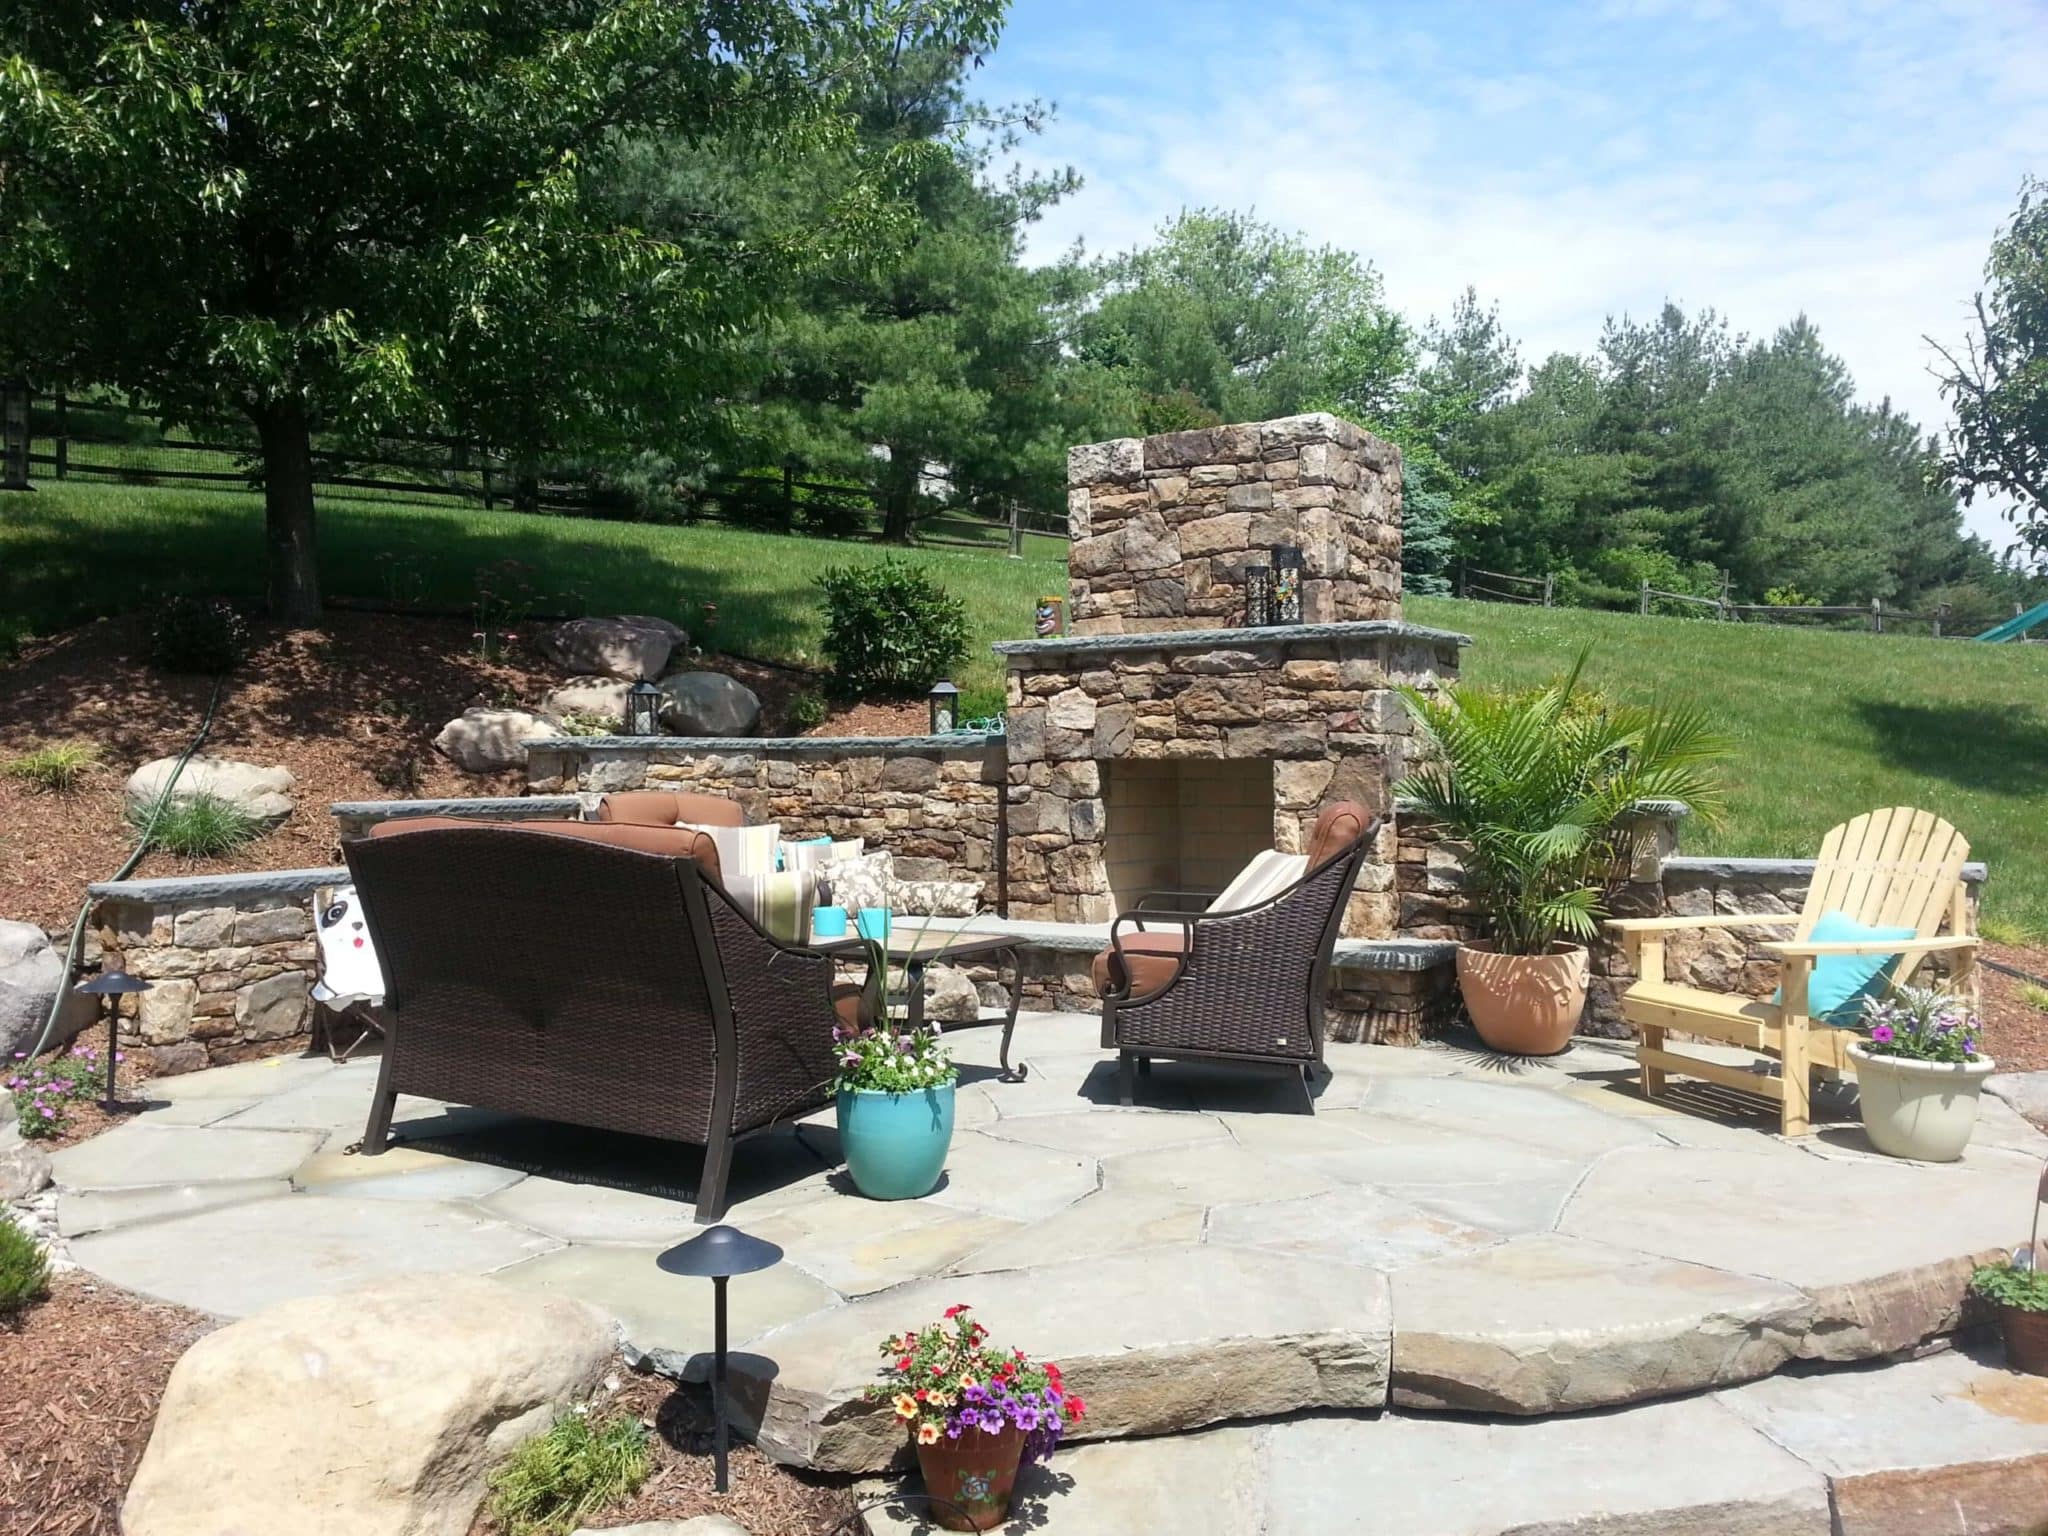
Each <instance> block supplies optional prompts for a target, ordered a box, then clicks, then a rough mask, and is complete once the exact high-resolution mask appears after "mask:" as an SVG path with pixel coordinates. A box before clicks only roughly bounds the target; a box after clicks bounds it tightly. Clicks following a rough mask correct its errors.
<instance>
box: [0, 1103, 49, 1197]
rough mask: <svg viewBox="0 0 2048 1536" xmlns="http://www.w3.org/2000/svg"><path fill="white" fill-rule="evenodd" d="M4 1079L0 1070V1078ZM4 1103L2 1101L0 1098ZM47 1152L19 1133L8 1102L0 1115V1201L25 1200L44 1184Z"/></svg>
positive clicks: (45, 1182)
mask: <svg viewBox="0 0 2048 1536" xmlns="http://www.w3.org/2000/svg"><path fill="white" fill-rule="evenodd" d="M5 1081H6V1075H5V1074H4V1072H0V1082H5ZM0 1103H4V1101H0ZM49 1182H50V1154H49V1153H47V1152H45V1151H44V1150H43V1149H42V1148H41V1147H39V1146H37V1145H36V1144H35V1143H34V1142H32V1141H30V1140H29V1139H28V1138H27V1137H25V1136H23V1135H22V1134H21V1127H20V1126H19V1125H17V1124H16V1123H15V1120H14V1114H13V1109H12V1106H11V1105H10V1106H8V1107H7V1113H6V1114H5V1115H4V1116H0V1205H7V1204H10V1203H11V1202H13V1201H16V1200H26V1199H27V1198H28V1197H29V1196H30V1195H33V1194H37V1193H39V1192H40V1191H42V1190H43V1189H45V1188H47V1187H48V1185H49Z"/></svg>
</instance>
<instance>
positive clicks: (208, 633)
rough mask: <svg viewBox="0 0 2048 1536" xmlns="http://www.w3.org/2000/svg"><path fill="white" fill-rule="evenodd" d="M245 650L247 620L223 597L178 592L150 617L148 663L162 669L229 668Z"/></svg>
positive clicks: (211, 672) (209, 671) (215, 670)
mask: <svg viewBox="0 0 2048 1536" xmlns="http://www.w3.org/2000/svg"><path fill="white" fill-rule="evenodd" d="M248 654H249V621H248V620H247V619H245V618H243V617H242V615H241V614H240V613H239V612H238V611H237V610H236V608H235V605H234V604H233V603H230V602H229V601H228V600H227V599H226V598H224V597H191V596H188V595H186V594H184V593H179V594H176V595H173V596H171V597H168V598H165V599H164V600H163V602H162V603H160V604H158V606H157V610H156V617H155V618H153V619H152V620H150V625H149V660H150V664H151V665H152V666H155V667H158V668H160V669H161V670H163V671H165V672H201V673H206V674H208V675H214V674H218V673H221V672H232V671H234V670H235V668H236V667H238V666H240V665H241V664H242V659H243V658H244V657H245V656H247V655H248Z"/></svg>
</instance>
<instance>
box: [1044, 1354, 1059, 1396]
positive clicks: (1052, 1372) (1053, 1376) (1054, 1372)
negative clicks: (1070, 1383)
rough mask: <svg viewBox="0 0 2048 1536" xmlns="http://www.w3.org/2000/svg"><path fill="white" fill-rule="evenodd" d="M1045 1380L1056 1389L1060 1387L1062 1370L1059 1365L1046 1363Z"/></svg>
mask: <svg viewBox="0 0 2048 1536" xmlns="http://www.w3.org/2000/svg"><path fill="white" fill-rule="evenodd" d="M1045 1379H1046V1380H1047V1381H1049V1382H1051V1383H1052V1384H1053V1386H1054V1388H1055V1389H1057V1388H1058V1387H1059V1384H1060V1368H1059V1367H1058V1366H1057V1365H1054V1364H1053V1363H1052V1361H1050V1360H1048V1361H1046V1362H1045Z"/></svg>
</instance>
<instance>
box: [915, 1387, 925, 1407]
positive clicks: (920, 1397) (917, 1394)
mask: <svg viewBox="0 0 2048 1536" xmlns="http://www.w3.org/2000/svg"><path fill="white" fill-rule="evenodd" d="M912 1396H914V1397H915V1398H916V1399H917V1400H918V1401H919V1402H920V1403H921V1402H923V1401H924V1399H925V1390H924V1388H923V1387H919V1388H918V1389H917V1391H916V1392H915V1393H913V1394H912Z"/></svg>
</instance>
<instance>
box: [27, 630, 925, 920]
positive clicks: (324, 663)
mask: <svg viewBox="0 0 2048 1536" xmlns="http://www.w3.org/2000/svg"><path fill="white" fill-rule="evenodd" d="M695 665H698V666H700V667H702V668H704V669H705V670H710V671H720V672H726V673H729V674H731V675H732V676H734V677H737V678H738V679H739V680H740V681H742V682H744V683H745V684H747V686H748V687H750V688H752V689H753V690H754V691H755V692H756V693H757V694H759V695H760V697H761V701H762V721H761V731H762V734H764V735H779V734H783V733H785V732H786V731H787V730H788V726H787V719H788V713H789V705H790V701H791V700H792V699H793V698H794V697H795V696H796V695H797V694H799V693H810V692H816V691H817V688H818V678H817V677H816V675H815V674H812V673H807V672H803V671H800V670H797V669H794V668H789V667H781V666H774V665H770V664H768V663H765V662H756V661H746V660H740V659H737V658H733V657H722V656H710V657H706V658H704V659H703V660H701V661H699V662H697V663H695ZM561 681H562V674H561V673H560V671H559V669H557V668H555V667H553V666H552V665H550V664H549V663H548V662H547V661H546V660H545V659H544V658H542V657H540V656H539V655H538V654H536V653H532V652H526V651H522V650H519V649H515V650H514V651H513V652H512V653H511V654H510V655H509V656H507V657H504V658H501V659H496V660H491V661H485V660H484V659H483V658H481V657H480V656H479V655H478V654H477V652H476V647H475V641H474V637H473V634H472V627H471V625H470V624H469V623H468V622H467V621H465V620H460V619H443V618H430V617H420V616H415V615H407V614H389V613H374V614H373V613H354V612H342V611H336V612H332V613H330V614H329V615H328V616H327V618H326V621H325V622H324V623H323V625H322V626H321V627H320V628H319V629H287V628H285V627H283V626H281V625H276V624H266V623H258V624H256V625H254V626H253V635H252V648H251V653H250V656H249V658H248V660H247V661H246V662H244V663H243V665H242V666H241V667H240V668H239V669H237V670H236V671H235V672H234V673H233V674H232V676H231V677H230V678H229V679H228V682H227V684H226V685H225V686H224V688H223V690H222V694H221V702H220V706H219V709H218V710H217V712H216V713H215V716H214V722H213V729H212V732H211V733H210V734H209V736H208V737H207V740H206V744H205V746H204V748H203V749H202V750H204V751H206V752H208V753H211V754H214V755H216V756H220V757H233V758H242V759H246V760H248V761H250V762H256V763H262V764H265V765H269V764H273V763H277V764H282V765H283V766H284V767H286V768H288V769H290V770H291V772H292V774H293V775H294V776H295V777H296V778H297V779H298V787H297V789H296V790H295V792H294V793H295V794H296V797H297V800H298V808H297V810H295V811H294V812H293V814H292V816H291V818H290V819H289V820H287V821H286V822H285V824H284V825H283V826H281V827H279V828H278V829H277V830H276V831H275V832H272V833H271V834H270V835H268V836H267V837H263V838H260V839H258V840H257V841H256V842H254V843H252V844H250V845H249V846H248V847H246V848H243V849H241V850H240V851H238V852H236V853H234V854H231V855H229V856H227V857H226V858H221V859H201V860H186V859H180V858H177V857H174V856H173V855H170V854H166V853H152V854H150V855H149V856H148V857H147V858H145V859H144V860H143V862H142V864H141V866H140V867H139V868H138V869H137V870H136V871H135V874H136V876H137V877H138V878H144V877H148V876H153V875H170V874H218V873H223V872H227V871H233V870H252V869H297V868H312V867H319V866H322V865H327V864H332V863H335V862H337V861H338V858H339V852H338V847H337V843H336V839H335V831H334V822H333V820H332V818H330V817H329V816H328V814H327V807H328V806H329V805H330V804H331V803H332V802H334V801H336V800H389V799H416V798H422V797H439V796H461V795H517V794H521V793H524V790H525V780H524V776H523V775H522V774H519V773H505V774H496V775H480V774H470V773H464V772H463V771H462V770H460V769H458V768H457V767H455V765H454V764H452V763H450V762H449V761H448V760H447V759H446V758H444V757H442V756H441V755H440V754H439V753H438V752H436V751H435V750H434V749H433V738H434V735H435V733H436V732H437V731H439V730H440V728H441V727H442V726H443V725H444V724H446V723H447V722H448V721H449V720H451V719H453V718H454V717H455V716H457V715H459V714H461V713H462V711H463V710H464V709H466V708H468V707H470V706H471V705H476V704H486V705H498V704H512V705H520V706H524V707H529V708H531V707H533V706H535V705H537V704H538V703H539V701H540V699H541V696H542V695H543V694H545V693H546V692H547V690H548V689H549V688H551V687H553V686H555V685H556V684H558V683H559V682H561ZM212 688H213V683H212V680H211V679H209V678H204V677H175V676H170V675H167V674H165V673H161V672H158V671H155V670H154V669H152V668H150V667H149V666H148V665H147V664H146V662H145V661H144V657H143V628H142V623H141V620H140V619H139V618H129V619H105V620H101V621H99V622H97V623H93V624H88V625H86V626H84V627H82V628H80V629H75V630H71V631H68V632H66V633H64V634H61V635H58V636H55V637H54V638H51V639H49V640H45V641H41V642H38V643H36V644H33V645H31V646H30V647H29V648H28V649H27V650H26V652H25V653H24V654H23V655H22V657H21V658H20V659H19V660H18V661H16V662H15V663H13V664H12V665H9V666H4V667H0V762H4V761H6V760H8V759H10V758H13V757H16V756H19V755H21V754H22V753H25V752H29V751H32V750H34V749H35V748H38V747H43V746H49V745H54V744H57V743H60V742H68V741H85V742H90V743H92V744H93V745H94V746H96V747H97V748H98V749H99V754H100V763H99V765H98V766H97V767H95V768H94V769H92V770H91V771H89V772H88V773H87V775H86V777H85V780H84V782H83V783H82V784H81V785H80V786H79V787H78V788H76V789H74V790H73V791H71V792H70V793H68V794H47V793H42V792H39V791H37V790H34V789H32V788H30V787H29V786H27V785H25V784H21V783H18V782H16V781H14V780H12V779H7V778H0V828H4V829H5V830H4V832H0V917H6V918H12V919H14V920H16V921H20V922H32V923H39V924H41V925H42V926H44V927H45V928H50V929H59V928H63V929H68V928H69V927H70V925H71V923H72V921H73V920H74V918H75V917H76V916H77V912H78V903H79V902H80V901H81V900H82V899H83V897H84V893H85V887H86V885H87V884H88V883H89V882H90V881H94V880H104V879H107V878H108V877H110V876H111V875H112V874H113V873H114V871H115V870H116V869H117V868H118V867H119V866H120V864H121V861H122V860H123V859H124V858H125V857H126V856H127V854H128V850H129V849H130V848H131V847H132V846H133V841H134V839H133V835H132V832H131V830H130V829H129V827H128V825H127V823H126V821H125V820H124V819H123V812H122V803H121V786H122V784H123V782H125V781H126V779H127V777H128V775H129V774H130V773H131V772H133V771H134V770H135V769H136V768H137V767H139V766H140V765H141V764H143V763H145V762H148V761H149V760H151V759H152V758H158V757H167V756H170V755H173V754H175V753H177V752H180V751H182V750H183V749H184V747H185V745H186V743H187V742H188V741H190V740H191V738H192V735H193V733H194V732H196V731H197V730H198V728H199V723H200V720H201V718H202V717H203V716H204V714H205V710H206V701H207V698H208V696H209V695H210V693H211V692H212ZM924 721H925V706H924V704H923V703H922V702H921V701H917V702H912V703H909V704H901V705H893V704H892V705H860V706H855V707H853V708H851V709H847V710H842V711H840V712H838V713H836V714H835V715H834V716H833V717H832V718H830V719H828V720H827V721H826V722H825V723H824V724H822V725H820V726H817V727H815V728H814V730H815V733H817V734H829V735H875V734H897V733H904V732H918V731H922V730H923V729H924Z"/></svg>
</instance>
